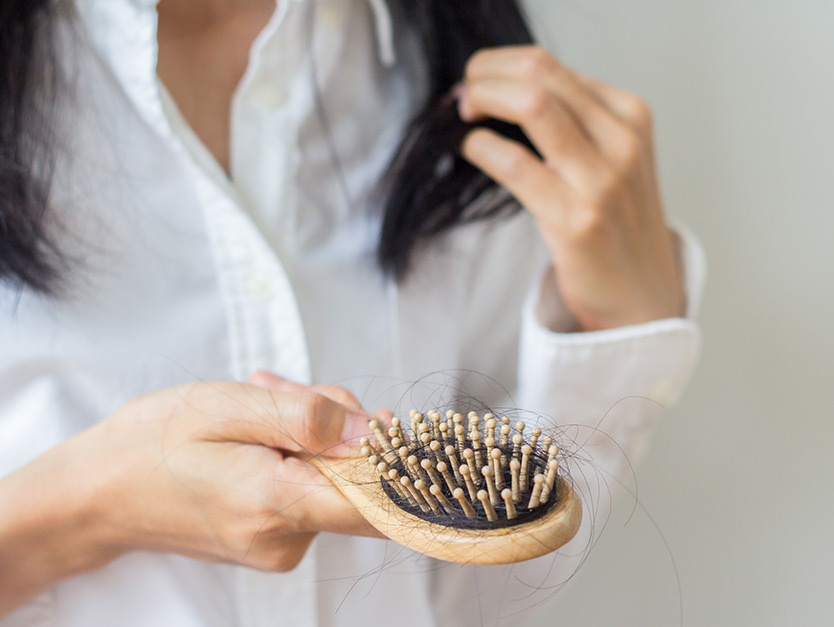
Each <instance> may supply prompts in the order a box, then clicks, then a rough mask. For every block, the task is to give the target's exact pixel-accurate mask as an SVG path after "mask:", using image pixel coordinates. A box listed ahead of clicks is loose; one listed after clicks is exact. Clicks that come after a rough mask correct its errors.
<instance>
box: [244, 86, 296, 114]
mask: <svg viewBox="0 0 834 627" xmlns="http://www.w3.org/2000/svg"><path fill="white" fill-rule="evenodd" d="M249 93H250V97H251V98H252V100H254V101H255V102H257V103H258V104H260V105H261V106H264V107H267V108H269V109H277V108H278V107H280V106H282V105H283V104H284V103H285V102H286V101H287V93H286V92H285V91H284V89H283V88H282V87H281V86H280V85H278V84H277V83H276V82H274V81H267V80H264V79H262V80H259V81H257V82H255V83H254V84H253V85H252V88H251V90H250V92H249Z"/></svg>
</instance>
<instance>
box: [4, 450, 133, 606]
mask: <svg viewBox="0 0 834 627" xmlns="http://www.w3.org/2000/svg"><path fill="white" fill-rule="evenodd" d="M74 448H76V443H75V441H70V442H67V443H65V444H63V445H61V446H59V447H57V448H55V449H53V450H51V451H49V452H47V453H45V454H44V455H42V456H41V457H40V458H38V459H37V460H35V461H34V462H32V463H31V464H29V465H28V466H25V467H24V468H21V469H20V470H18V471H16V472H14V473H12V474H11V475H9V476H8V477H6V478H4V479H3V480H2V481H0V511H2V512H3V513H2V514H0V579H2V580H3V582H4V585H3V586H0V588H2V589H3V590H0V616H2V615H3V614H4V613H5V612H6V611H8V610H11V609H12V608H13V607H14V606H16V605H19V604H22V603H23V602H25V601H26V600H27V599H28V598H30V597H32V596H35V595H36V594H38V593H39V592H41V591H43V590H46V589H48V588H49V587H51V586H52V585H54V584H56V583H58V582H59V581H61V580H63V579H66V578H68V577H71V576H73V575H78V574H81V573H84V572H89V571H92V570H96V569H98V568H101V567H102V566H104V565H106V564H107V563H108V562H109V561H111V560H112V559H114V558H116V557H117V556H118V555H119V554H121V552H122V550H121V549H119V548H118V546H117V544H116V543H115V542H113V541H111V539H110V531H109V530H108V525H107V523H106V520H107V517H106V516H105V515H103V514H104V512H103V511H102V504H101V503H100V501H99V499H97V498H96V495H97V494H98V493H99V492H100V476H99V475H98V473H96V471H95V468H94V464H93V462H92V460H91V459H90V457H89V455H88V456H79V455H78V454H77V451H75V452H73V451H72V449H74ZM78 460H83V461H82V462H81V463H79V461H78ZM7 582H8V584H7Z"/></svg>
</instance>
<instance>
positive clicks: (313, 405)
mask: <svg viewBox="0 0 834 627" xmlns="http://www.w3.org/2000/svg"><path fill="white" fill-rule="evenodd" d="M301 394H302V397H301V399H300V400H299V403H300V405H301V418H302V425H301V433H300V435H301V437H303V438H304V442H302V444H305V445H310V444H318V443H320V442H321V440H322V435H323V434H322V431H323V430H324V427H325V426H326V425H327V424H328V422H329V421H328V419H327V416H328V415H329V413H330V408H331V405H332V401H330V400H329V399H328V398H327V397H325V396H322V395H321V394H316V393H315V392H302V393H301Z"/></svg>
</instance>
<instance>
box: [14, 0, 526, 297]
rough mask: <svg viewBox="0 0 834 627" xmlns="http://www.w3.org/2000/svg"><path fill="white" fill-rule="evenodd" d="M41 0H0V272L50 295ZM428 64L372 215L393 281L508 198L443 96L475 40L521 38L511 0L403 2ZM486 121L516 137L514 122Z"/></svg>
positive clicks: (52, 63)
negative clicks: (436, 242) (418, 105)
mask: <svg viewBox="0 0 834 627" xmlns="http://www.w3.org/2000/svg"><path fill="white" fill-rule="evenodd" d="M60 4H61V3H56V2H53V1H51V0H4V2H3V3H2V4H0V81H2V89H0V281H5V282H7V283H9V284H11V285H13V286H16V287H28V288H31V289H33V290H36V291H39V292H44V293H55V291H56V289H57V287H58V286H59V283H58V280H59V279H60V275H61V272H62V270H63V268H64V263H63V258H62V256H61V254H60V250H59V249H58V247H57V246H56V243H55V242H54V241H52V240H51V239H50V238H49V237H48V236H47V233H46V217H47V216H48V201H49V187H50V186H49V183H50V172H51V165H50V164H51V162H52V159H51V154H50V141H51V139H52V129H53V127H54V119H55V115H54V114H55V111H54V109H53V106H52V105H53V103H54V102H55V98H54V97H50V96H51V94H50V93H49V92H50V90H53V91H54V90H55V88H56V85H57V80H58V78H57V77H58V72H57V69H56V66H57V62H56V54H55V51H54V50H53V49H52V43H51V42H52V38H51V36H50V26H51V25H52V24H53V23H54V22H55V17H56V16H55V15H54V11H55V7H57V6H59V5H60ZM402 4H403V10H404V11H405V13H406V15H407V19H408V20H409V21H410V23H411V25H412V27H413V28H414V29H415V30H416V31H417V33H418V35H419V37H420V38H421V41H422V44H423V48H424V50H425V55H426V59H427V63H428V70H429V71H428V75H429V81H430V84H429V86H428V93H429V97H428V101H427V102H426V104H425V107H424V108H423V110H422V111H421V112H419V113H418V114H417V116H416V117H415V118H414V120H413V121H412V122H411V123H410V124H409V126H408V128H407V129H406V131H405V135H404V137H403V140H402V143H401V145H400V147H399V148H398V150H397V151H396V153H395V157H394V158H393V160H392V162H391V165H390V166H389V168H388V170H387V171H386V173H385V175H384V176H383V178H382V181H381V185H380V194H381V198H382V202H381V204H382V208H383V219H382V228H381V232H380V239H379V247H378V260H379V264H380V266H381V268H382V270H383V271H384V272H385V273H386V274H388V275H390V276H394V277H395V278H396V279H397V280H402V279H403V278H404V277H405V275H406V274H407V271H408V269H409V267H410V264H411V261H412V258H413V257H414V252H415V249H416V248H417V246H418V245H419V244H422V243H424V242H426V241H428V240H430V239H432V238H435V237H436V236H438V235H440V234H442V233H444V232H446V231H448V230H450V229H451V228H452V227H454V226H456V225H458V224H462V223H465V222H471V221H473V220H480V219H486V218H490V217H495V216H499V215H507V214H510V213H512V212H513V211H516V210H517V209H518V206H517V204H516V203H515V202H514V201H513V200H512V198H511V197H510V196H508V195H507V194H503V193H501V192H500V190H499V188H498V186H497V185H496V184H495V183H494V182H493V181H491V180H490V179H489V178H488V177H487V176H486V175H484V174H483V173H482V172H480V171H479V170H477V169H476V168H474V167H473V166H471V165H470V164H469V163H467V162H466V161H465V160H463V159H462V158H461V157H460V156H459V154H458V148H459V146H460V143H461V141H462V139H463V137H464V136H465V135H466V133H467V132H468V131H469V130H470V128H471V125H469V124H465V123H463V122H462V121H461V120H460V118H459V117H458V115H457V107H456V103H455V101H454V99H453V98H452V96H451V95H450V93H449V92H450V90H451V89H452V87H453V85H454V84H455V83H456V82H458V81H459V80H460V79H461V78H462V76H463V71H464V67H465V65H466V61H467V60H468V59H469V57H470V56H471V55H472V54H473V53H474V52H475V51H477V50H479V49H481V48H485V47H491V46H500V45H510V44H522V43H529V42H531V40H532V38H531V35H530V32H529V30H528V28H527V26H526V24H525V20H524V18H523V16H522V14H521V11H520V9H519V7H518V5H517V1H516V0H465V1H457V0H455V1H449V0H419V1H412V0H404V1H403V2H402ZM486 125H487V126H490V127H492V128H495V129H497V130H499V131H500V132H502V133H504V134H505V135H508V136H510V137H513V138H516V139H519V140H521V141H525V140H524V136H523V134H522V133H521V132H520V130H519V129H518V128H517V127H514V126H511V125H508V124H503V123H500V122H496V121H489V122H487V123H486Z"/></svg>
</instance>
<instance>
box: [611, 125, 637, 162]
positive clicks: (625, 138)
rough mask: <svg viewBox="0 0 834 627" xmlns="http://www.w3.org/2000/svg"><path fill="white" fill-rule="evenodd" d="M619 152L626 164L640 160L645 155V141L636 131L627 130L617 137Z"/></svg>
mask: <svg viewBox="0 0 834 627" xmlns="http://www.w3.org/2000/svg"><path fill="white" fill-rule="evenodd" d="M616 142H617V154H618V155H619V157H620V159H621V160H622V162H623V163H624V164H625V165H626V166H632V165H634V164H636V163H638V162H639V161H640V159H641V158H642V155H643V141H642V139H641V137H640V135H639V134H638V133H636V132H634V131H625V132H624V133H622V134H621V135H620V137H618V138H617V140H616Z"/></svg>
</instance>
